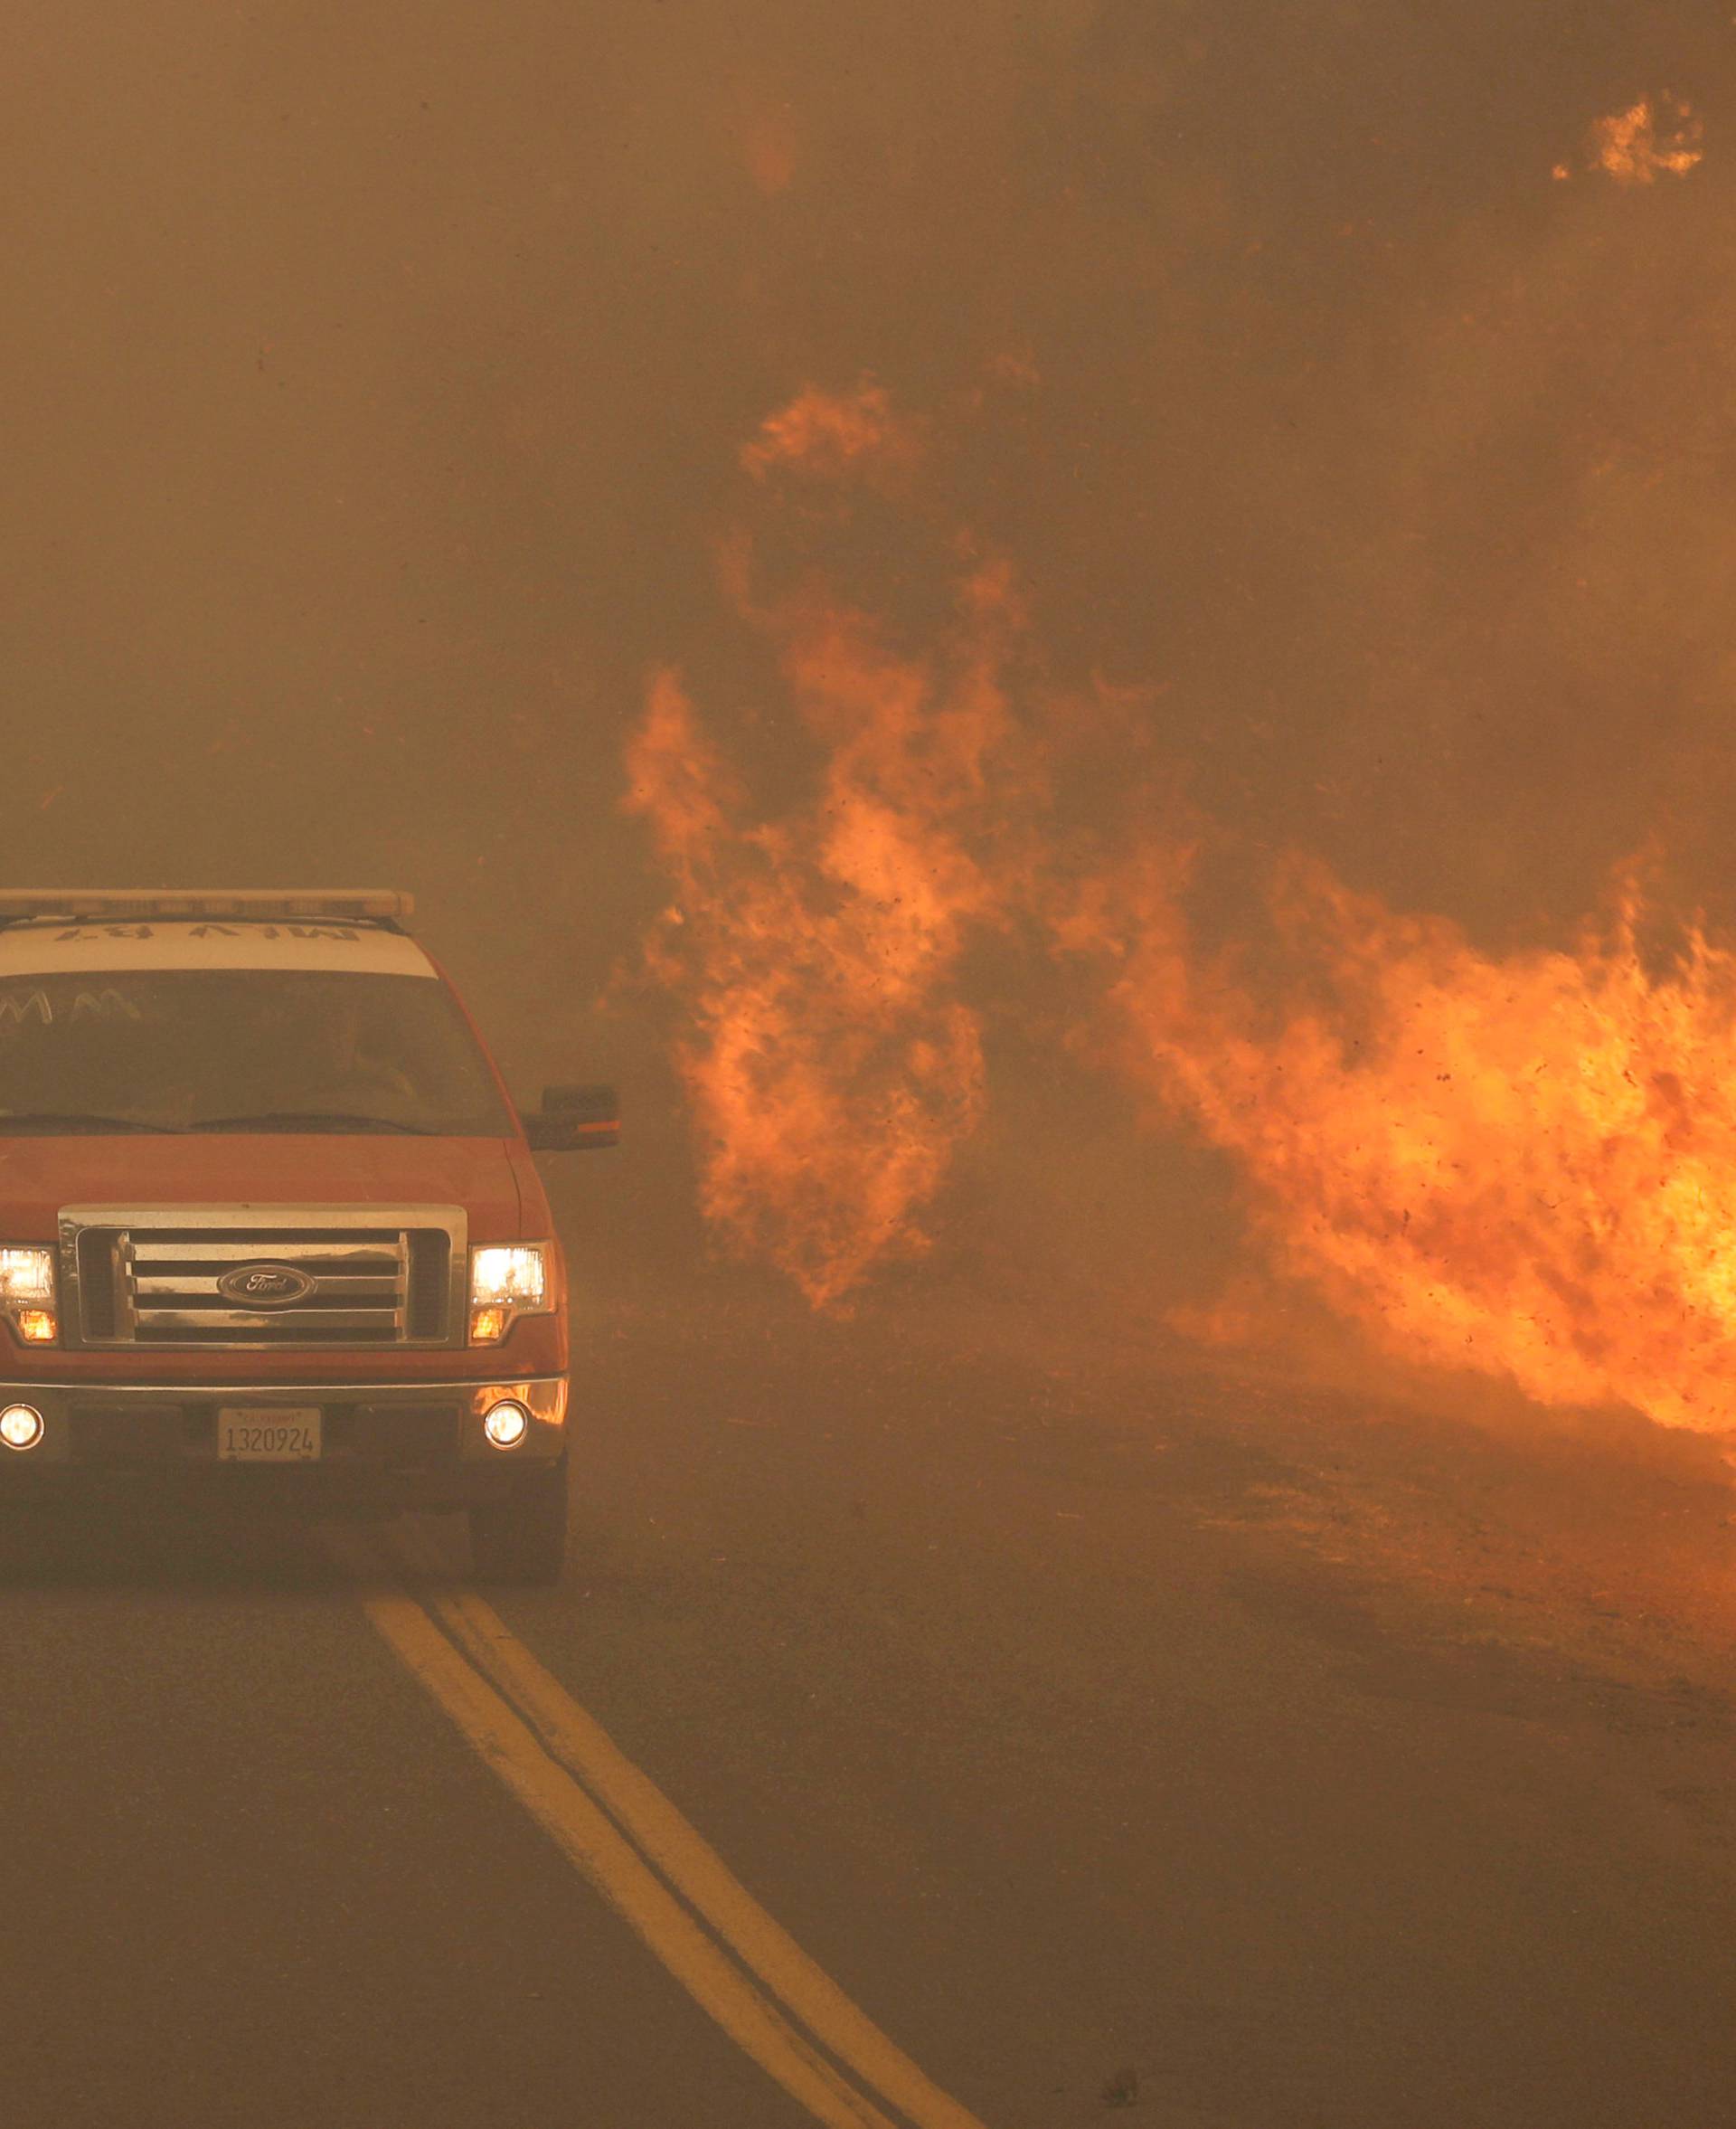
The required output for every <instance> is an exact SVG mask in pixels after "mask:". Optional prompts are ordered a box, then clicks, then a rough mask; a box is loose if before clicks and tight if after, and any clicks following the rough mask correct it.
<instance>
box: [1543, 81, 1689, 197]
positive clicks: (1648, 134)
mask: <svg viewBox="0 0 1736 2129" xmlns="http://www.w3.org/2000/svg"><path fill="white" fill-rule="evenodd" d="M1703 130H1704V128H1703V127H1702V125H1701V122H1700V120H1699V118H1697V117H1696V115H1695V114H1694V110H1693V109H1692V107H1691V106H1690V105H1688V104H1685V103H1682V102H1678V101H1677V100H1676V99H1675V98H1674V97H1669V96H1663V97H1660V98H1659V99H1658V102H1657V109H1656V111H1654V109H1653V107H1652V103H1651V99H1649V98H1648V97H1641V98H1640V99H1639V101H1638V102H1637V103H1636V104H1633V105H1631V106H1630V107H1629V108H1628V109H1627V110H1625V111H1617V112H1614V113H1613V114H1612V115H1611V116H1610V117H1609V118H1599V120H1598V121H1597V123H1596V124H1595V125H1594V126H1593V127H1592V128H1591V159H1590V164H1589V165H1588V167H1589V168H1590V169H1593V170H1602V171H1605V172H1607V173H1608V174H1609V176H1611V177H1613V178H1614V179H1615V180H1616V182H1617V183H1618V185H1653V184H1655V183H1656V180H1657V179H1658V177H1659V176H1660V175H1669V176H1672V177H1685V176H1686V175H1687V174H1688V172H1689V171H1690V170H1692V169H1693V168H1694V166H1695V165H1696V164H1697V163H1698V162H1699V161H1700V160H1701V158H1702V156H1703V153H1704V151H1703V148H1702V147H1701V146H1700V141H1701V137H1702V134H1703ZM1556 175H1558V176H1562V177H1564V176H1565V175H1567V172H1566V170H1565V168H1564V167H1562V166H1559V165H1558V166H1557V169H1556Z"/></svg>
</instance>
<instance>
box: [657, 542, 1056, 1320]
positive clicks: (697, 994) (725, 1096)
mask: <svg viewBox="0 0 1736 2129" xmlns="http://www.w3.org/2000/svg"><path fill="white" fill-rule="evenodd" d="M762 618H763V617H762ZM770 625H772V626H773V627H774V628H775V629H777V631H778V635H779V648H780V662H781V666H782V669H783V674H784V677H785V680H786V683H787V685H788V688H789V691H790V694H791V695H792V697H793V699H794V701H795V703H796V705H797V708H798V710H799V711H800V714H801V715H802V717H803V719H804V721H805V722H806V723H807V725H808V727H809V729H810V731H811V732H812V733H814V734H815V736H816V739H818V740H820V741H821V742H822V743H823V744H824V745H825V747H826V762H825V767H824V769H823V771H822V773H821V777H820V787H819V790H818V792H817V794H816V798H815V800H814V802H813V803H812V805H811V806H809V807H807V808H806V809H801V810H800V811H798V812H797V813H795V814H792V815H790V816H789V817H788V818H782V819H778V820H771V821H760V822H756V821H754V820H753V819H752V818H751V817H750V809H749V806H748V802H747V798H746V794H745V792H744V791H743V790H742V788H741V785H740V783H739V782H738V781H737V780H736V779H735V778H734V776H733V775H732V773H731V771H729V769H728V768H727V767H726V766H725V764H724V762H722V757H721V756H720V755H719V753H718V752H717V751H716V750H715V749H714V748H713V747H712V745H711V743H709V741H708V740H707V739H706V737H705V736H704V734H703V732H702V731H701V729H700V727H699V724H698V721H697V719H696V717H695V715H694V713H693V707H692V705H691V704H690V703H689V701H688V699H687V697H686V695H685V694H684V691H683V689H682V686H681V684H680V682H679V681H678V680H677V679H676V678H675V676H674V675H672V674H666V673H665V674H663V675H661V676H659V677H658V678H657V680H656V683H655V684H654V686H653V688H652V691H651V699H650V704H649V707H648V711H647V714H646V719H645V722H644V724H642V726H641V727H640V729H639V731H638V733H637V734H636V736H635V738H634V740H633V741H632V743H631V745H630V748H629V751H628V760H627V770H628V777H629V786H630V789H629V794H628V799H627V804H628V807H629V809H631V810H633V811H636V812H637V813H639V814H641V815H642V816H644V818H646V820H647V822H648V823H649V825H650V828H651V831H652V834H653V837H654V838H655V841H656V846H657V849H658V852H659V855H660V856H661V857H662V859H663V862H664V864H665V868H666V869H667V871H668V872H669V874H670V876H671V878H672V881H673V884H674V888H675V899H674V901H673V903H672V904H671V905H670V907H669V909H668V910H667V912H666V913H665V918H664V920H663V922H662V923H661V925H660V926H659V928H658V931H657V933H656V937H655V939H654V940H653V941H652V942H651V949H650V952H651V964H652V968H653V970H654V972H655V973H656V975H657V976H658V977H659V979H661V980H662V981H663V983H664V984H665V986H666V987H667V988H668V989H670V990H671V991H672V992H674V993H675V995H676V996H677V997H678V998H680V999H681V1000H682V1002H683V1005H684V1009H685V1013H686V1015H687V1019H688V1027H689V1032H688V1033H687V1034H686V1035H685V1036H683V1037H682V1038H681V1040H680V1041H679V1042H678V1045H677V1053H676V1055H677V1064H678V1067H679V1069H680V1072H681V1074H682V1077H683V1079H684V1083H685V1084H686V1088H687V1092H688V1097H689V1100H690V1102H691V1104H692V1109H693V1124H694V1130H695V1133H696V1136H697V1140H698V1143H699V1150H700V1159H701V1191H702V1197H703V1206H704V1209H705V1211H706V1214H707V1215H708V1216H709V1217H710V1218H711V1219H712V1220H713V1221H714V1222H716V1223H717V1224H718V1225H719V1226H720V1227H721V1228H722V1230H723V1232H724V1233H725V1235H727V1236H728V1237H729V1238H730V1239H731V1242H732V1243H733V1244H735V1245H736V1247H737V1248H738V1249H740V1250H741V1251H742V1252H744V1253H753V1254H764V1255H765V1256H767V1257H769V1259H770V1260H771V1261H772V1262H773V1263H776V1264H778V1266H779V1267H780V1268H781V1269H782V1270H783V1271H785V1272H786V1273H788V1274H789V1275H790V1276H791V1277H792V1278H794V1279H795V1280H796V1281H797V1283H798V1284H799V1285H800V1287H801V1289H802V1291H803V1292H805V1293H806V1294H807V1297H808V1299H809V1300H810V1301H812V1302H813V1303H814V1304H815V1305H816V1307H820V1308H832V1307H836V1306H838V1305H840V1304H841V1303H842V1301H844V1297H845V1296H846V1295H847V1293H848V1292H849V1291H850V1289H851V1288H852V1287H853V1286H854V1285H855V1284H856V1283H857V1282H859V1281H860V1279H861V1278H862V1276H863V1273H865V1271H866V1270H867V1269H868V1267H869V1266H870V1265H871V1264H872V1263H875V1262H877V1261H880V1260H882V1259H883V1258H886V1257H896V1256H908V1255H911V1254H918V1253H920V1251H921V1250H922V1249H924V1248H925V1247H926V1246H927V1245H928V1239H929V1238H928V1236H927V1235H926V1234H925V1233H924V1231H923V1229H922V1227H921V1226H920V1223H919V1221H918V1218H917V1214H918V1213H919V1211H920V1208H921V1207H922V1206H924V1205H926V1204H927V1202H928V1201H929V1199H930V1198H931V1197H933V1195H934V1193H935V1191H936V1189H937V1188H938V1187H939V1183H940V1181H941V1178H942V1177H943V1176H944V1174H945V1172H946V1169H947V1166H948V1160H949V1159H950V1156H951V1152H952V1150H953V1147H954V1146H955V1144H956V1143H957V1141H958V1140H959V1138H960V1137H961V1136H963V1135H964V1134H965V1133H966V1132H967V1131H970V1130H971V1129H972V1128H973V1127H974V1126H975V1124H976V1122H977V1119H978V1116H979V1114H980V1112H981V1108H982V1102H983V1061H982V1049H981V1041H980V1034H979V1029H978V1025H977V1016H976V1015H975V1014H974V1013H973V1012H971V1011H969V1010H968V1009H967V1008H966V1007H965V1006H964V1005H963V1004H961V1003H960V1002H959V1001H958V998H956V997H955V996H954V995H953V992H954V989H955V985H956V976H957V964H958V959H959V956H960V953H961V952H962V951H963V948H964V945H965V943H966V940H967V936H968V933H969V931H970V928H971V927H972V926H973V925H974V924H976V923H981V922H983V921H994V919H995V913H996V908H997V904H998V901H999V899H1000V890H999V889H998V888H997V886H996V885H995V879H994V876H993V875H992V873H991V871H990V869H989V868H988V867H987V866H986V864H985V863H984V862H983V861H982V860H981V858H980V857H979V856H974V855H973V854H972V850H971V848H970V847H969V846H971V845H973V844H974V845H976V846H977V847H978V848H981V847H984V846H985V845H986V844H987V843H992V841H993V835H992V831H991V829H990V828H989V824H988V820H987V811H988V809H989V805H990V799H991V789H990V787H991V783H992V781H993V779H992V774H991V770H992V759H991V758H992V756H993V754H994V752H995V748H996V745H997V743H998V741H999V740H1000V738H1001V736H1002V734H1003V732H1004V730H1005V715H1006V713H1005V698H1004V695H1003V694H1002V691H1001V687H1000V685H999V681H998V677H997V667H998V663H999V659H1000V657H1001V652H1002V646H1003V643H1004V640H1005V634H1006V631H1007V630H1008V629H1009V628H1011V627H1013V626H1015V625H1016V614H1015V611H1014V608H1013V606H1012V603H1011V596H1010V591H1009V590H1008V587H1007V585H1006V582H1005V575H1004V573H1003V572H999V571H997V570H995V569H994V568H989V569H986V570H981V571H978V572H977V573H976V574H974V575H973V576H972V577H971V578H970V579H969V580H968V581H967V585H966V587H965V596H964V600H963V613H962V618H961V620H960V624H959V630H958V638H957V640H956V641H955V643H954V644H953V645H952V646H950V647H949V649H948V653H947V654H946V655H945V656H941V657H936V658H926V659H920V660H919V659H906V658H900V657H899V656H897V655H896V654H895V653H893V652H892V651H891V650H889V649H887V648H885V647H884V645H883V644H882V642H881V641H880V639H879V638H878V636H877V634H876V632H875V630H874V629H873V627H872V626H871V625H870V624H869V623H868V622H867V621H866V620H864V619H863V617H862V616H860V615H857V614H854V613H851V612H849V611H847V610H842V609H835V608H830V607H827V606H825V605H819V604H812V603H810V604H807V605H804V606H800V607H797V608H793V609H790V610H787V611H785V612H784V613H783V614H782V615H781V616H780V617H778V619H777V620H775V621H773V622H772V623H770Z"/></svg>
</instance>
